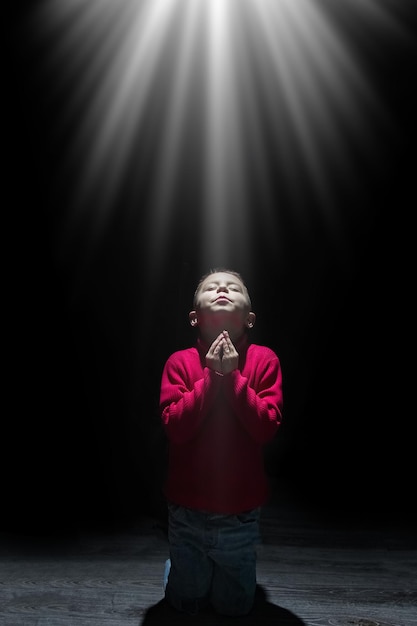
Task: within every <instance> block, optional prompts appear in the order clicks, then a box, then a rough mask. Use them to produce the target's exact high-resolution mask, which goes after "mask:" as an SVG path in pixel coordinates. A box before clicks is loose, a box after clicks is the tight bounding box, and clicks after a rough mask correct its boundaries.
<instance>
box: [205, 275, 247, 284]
mask: <svg viewBox="0 0 417 626" xmlns="http://www.w3.org/2000/svg"><path fill="white" fill-rule="evenodd" d="M220 282H225V283H227V284H231V283H235V284H238V285H242V286H243V282H242V280H241V279H240V278H238V277H237V276H235V275H234V274H229V272H213V274H210V276H207V278H205V280H204V281H203V284H202V286H204V285H207V284H210V283H220Z"/></svg>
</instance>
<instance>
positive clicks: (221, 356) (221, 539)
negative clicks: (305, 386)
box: [160, 269, 283, 615]
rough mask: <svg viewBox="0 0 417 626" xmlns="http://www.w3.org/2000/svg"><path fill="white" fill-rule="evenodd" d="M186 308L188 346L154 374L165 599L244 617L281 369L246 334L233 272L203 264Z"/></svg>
mask: <svg viewBox="0 0 417 626" xmlns="http://www.w3.org/2000/svg"><path fill="white" fill-rule="evenodd" d="M193 306H194V310H193V311H191V312H190V314H189V320H190V323H191V326H193V327H196V328H198V329H199V336H198V338H197V341H196V345H195V346H194V347H192V348H187V349H184V350H179V351H177V352H174V354H172V355H171V356H170V357H169V358H168V360H167V362H166V364H165V367H164V369H163V373H162V381H161V395H160V409H161V416H162V423H163V427H164V430H165V432H166V434H167V438H168V445H169V456H168V473H167V480H166V484H165V495H166V498H167V502H168V540H169V547H170V558H169V559H168V560H167V562H166V568H165V598H166V600H167V601H168V602H169V603H170V604H171V605H172V606H173V607H175V608H176V609H178V610H180V611H185V612H187V613H191V614H197V613H198V612H199V610H200V609H203V608H205V607H208V606H210V605H211V607H212V608H213V609H214V610H215V611H217V612H218V613H221V614H223V615H246V614H247V613H249V611H250V610H251V608H252V605H253V602H254V596H255V590H256V544H257V543H258V542H259V518H260V506H261V505H262V504H263V503H264V502H265V501H266V499H267V497H268V482H267V477H266V473H265V470H264V459H263V444H265V443H266V442H268V441H270V440H271V439H272V438H273V437H274V435H275V433H276V432H277V429H278V427H279V425H280V423H281V418H282V402H283V398H282V378H281V367H280V362H279V359H278V357H277V355H276V354H275V353H274V352H273V351H272V350H271V349H270V348H267V347H265V346H260V345H255V344H251V343H250V342H249V340H248V337H247V332H248V329H250V328H252V327H253V325H254V323H255V313H253V312H252V311H251V301H250V297H249V293H248V290H247V288H246V286H245V283H244V281H243V279H242V277H241V276H240V274H238V273H237V272H235V271H232V270H228V269H214V270H211V271H210V272H209V273H208V274H206V275H205V276H203V277H202V278H201V279H200V281H199V283H198V286H197V289H196V291H195V294H194V304H193Z"/></svg>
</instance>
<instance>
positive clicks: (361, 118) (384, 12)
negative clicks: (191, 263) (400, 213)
mask: <svg viewBox="0 0 417 626" xmlns="http://www.w3.org/2000/svg"><path fill="white" fill-rule="evenodd" d="M393 6H394V5H393ZM338 14H339V17H340V20H339V21H338V20H337V19H335V17H336V18H337V16H338ZM343 20H347V21H349V23H351V24H352V23H356V31H358V32H359V31H362V30H363V32H366V29H369V32H375V30H384V31H386V32H387V33H388V34H389V35H390V36H391V35H392V36H393V37H404V36H405V34H404V33H403V31H402V30H401V28H400V26H399V23H398V22H397V21H396V19H395V9H394V8H392V7H391V8H390V7H389V2H381V1H378V0H349V2H347V1H345V2H343V1H342V2H339V3H338V8H337V9H335V8H334V7H333V15H332V16H330V13H328V11H327V10H326V3H325V2H320V1H314V0H204V1H203V0H117V1H115V0H66V2H58V1H57V0H45V1H43V2H41V1H39V7H38V9H37V13H36V23H35V29H36V33H37V34H38V35H40V36H41V37H42V38H44V39H46V40H47V41H48V42H49V44H50V47H51V51H52V52H51V54H50V55H49V57H48V60H47V61H45V67H44V69H45V72H46V74H45V75H46V76H47V77H49V79H51V82H53V83H54V84H57V85H58V86H60V87H61V88H63V89H65V90H66V94H67V107H66V110H65V111H63V114H62V118H63V119H64V120H65V119H68V120H69V121H72V124H73V128H75V134H74V137H73V142H72V144H71V145H70V146H69V150H68V167H69V168H70V169H71V170H72V171H74V170H75V171H77V181H78V184H77V186H76V191H75V193H74V197H73V199H72V204H73V207H74V209H73V211H72V216H71V218H72V221H73V224H77V222H78V220H80V219H81V218H82V216H83V215H84V214H85V213H89V212H92V218H93V223H94V231H95V236H96V237H97V236H98V235H99V234H100V233H103V232H104V231H105V229H106V226H107V224H108V221H109V219H110V218H111V215H112V212H113V211H116V210H120V203H119V202H118V198H119V196H120V193H121V191H123V193H125V194H126V193H127V194H128V195H129V197H134V198H135V197H136V196H135V194H137V198H136V204H135V203H134V202H133V204H134V205H135V206H136V208H137V211H142V212H143V222H142V224H143V226H144V228H146V230H147V241H148V246H149V257H150V258H149V264H150V266H151V269H152V270H153V272H155V271H156V270H161V269H162V268H163V266H164V263H165V262H166V261H167V259H166V258H165V257H164V254H162V253H161V250H163V249H164V248H165V245H166V244H167V242H168V240H169V237H170V233H171V226H172V225H173V224H174V223H175V222H176V221H178V219H183V218H184V215H183V211H184V210H185V209H183V207H181V202H182V200H183V198H184V186H185V187H186V188H187V184H189V183H186V182H184V181H190V179H192V180H194V181H195V180H197V181H199V182H198V183H196V184H195V189H193V191H192V192H189V194H188V195H187V202H188V203H189V204H192V205H193V210H195V211H198V212H201V221H200V222H199V228H200V233H199V237H200V240H201V242H202V255H203V258H202V263H203V265H205V266H208V265H213V264H217V263H223V262H225V263H227V262H228V260H229V257H228V254H229V253H228V251H229V250H230V249H234V250H235V251H236V250H237V254H240V255H246V256H248V255H249V256H250V254H251V243H252V242H251V224H252V223H253V221H254V219H255V218H256V220H258V221H260V222H261V223H262V224H263V225H264V226H263V229H264V232H265V236H266V237H267V238H268V237H269V238H270V240H271V243H272V241H273V242H274V244H275V245H279V241H280V240H282V239H283V237H284V234H283V232H282V229H281V221H282V219H281V218H282V216H283V215H284V213H285V212H288V215H289V219H290V220H292V221H296V222H297V223H298V225H299V228H301V229H305V230H307V229H308V228H309V225H310V220H311V215H310V210H311V207H313V206H314V210H316V211H317V210H318V211H319V212H320V219H321V220H322V222H323V226H324V228H327V229H328V230H329V234H331V235H332V236H334V237H335V239H336V240H341V239H343V235H342V232H343V215H341V214H340V213H339V212H338V210H337V209H336V208H335V205H337V200H336V189H335V184H334V183H332V182H331V181H337V184H338V185H339V191H340V186H341V187H342V188H348V187H349V185H351V184H352V182H353V181H354V178H355V176H356V175H357V172H355V162H354V159H353V157H352V154H351V152H350V151H349V149H348V148H347V144H352V145H355V146H357V147H358V149H359V150H360V151H362V152H363V153H364V154H366V153H368V152H369V153H370V154H372V151H373V141H374V140H373V133H374V132H375V129H376V128H377V127H378V129H379V131H380V130H381V128H383V129H384V132H385V131H386V130H387V128H388V127H389V123H390V120H388V122H389V123H388V125H386V122H387V120H386V119H385V118H386V111H384V109H383V105H381V104H380V103H379V102H378V94H377V93H376V92H375V90H374V88H373V86H372V81H371V79H370V77H369V76H367V75H366V73H365V72H363V71H362V69H361V62H360V58H358V57H357V53H356V52H355V49H354V48H353V46H352V45H351V42H350V40H349V37H348V35H347V34H346V35H345V34H344V31H343V29H342V28H341V26H342V23H343ZM74 120H75V123H74ZM380 124H381V125H382V126H381V125H380ZM378 125H380V126H378ZM148 163H152V176H151V179H150V180H149V179H148V169H147V164H148ZM190 166H192V170H191V171H190V169H189V168H190ZM141 186H142V187H141ZM143 186H146V190H147V194H146V201H144V200H141V198H140V195H139V192H138V191H137V189H138V187H141V188H143ZM275 187H279V188H280V189H283V197H284V198H285V202H284V200H283V201H282V202H281V203H278V204H277V202H276V200H274V201H271V199H270V198H271V197H272V196H273V194H272V189H273V188H275ZM300 190H303V191H302V192H300ZM255 193H256V196H257V198H258V202H257V205H256V206H253V204H254V203H253V196H254V194H255ZM306 197H309V198H310V199H313V201H312V202H308V203H307V202H306V201H305V199H306ZM141 202H145V203H146V206H143V205H141ZM180 207H181V208H180ZM189 210H191V208H190V209H189ZM287 217H288V216H287ZM66 229H68V224H67V225H66ZM155 250H158V254H155V253H154V251H155Z"/></svg>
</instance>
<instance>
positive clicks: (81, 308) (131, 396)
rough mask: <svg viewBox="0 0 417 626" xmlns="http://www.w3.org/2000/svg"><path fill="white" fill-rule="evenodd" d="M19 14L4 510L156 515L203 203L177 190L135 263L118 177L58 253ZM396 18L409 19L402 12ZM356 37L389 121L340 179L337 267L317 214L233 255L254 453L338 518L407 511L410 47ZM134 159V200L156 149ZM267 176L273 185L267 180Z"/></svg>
mask: <svg viewBox="0 0 417 626" xmlns="http://www.w3.org/2000/svg"><path fill="white" fill-rule="evenodd" d="M23 16H24V12H22V14H20V15H16V16H15V18H16V19H15V20H14V21H12V22H10V23H11V24H12V26H11V28H10V31H9V33H8V34H9V37H10V39H9V42H10V45H9V47H8V56H7V68H6V69H7V81H6V82H5V84H4V85H5V86H4V92H3V93H4V97H3V100H4V102H5V106H6V109H5V114H4V117H3V122H4V134H3V136H4V137H5V142H4V144H3V146H4V149H3V168H2V172H3V216H4V221H3V241H4V247H3V249H4V251H5V255H4V261H3V290H2V293H3V298H4V299H3V310H4V311H5V313H6V316H5V319H6V321H5V322H4V325H3V332H4V338H5V342H4V344H5V346H6V349H5V351H4V362H3V367H4V374H3V376H2V379H3V386H4V395H3V398H4V399H3V411H2V415H3V416H2V424H3V435H2V437H1V441H2V444H1V445H2V449H3V453H2V464H3V465H4V467H3V481H2V482H3V490H2V492H3V495H2V503H3V504H2V508H3V512H2V525H3V526H4V527H5V528H7V529H14V530H17V531H19V532H51V531H52V530H59V529H62V528H68V527H69V528H74V527H78V526H83V525H86V524H87V525H90V524H92V525H93V526H95V527H97V526H99V525H101V524H104V525H106V524H117V523H120V522H125V521H126V520H127V521H130V520H134V519H135V518H136V516H137V515H139V514H142V513H146V514H151V515H156V516H158V515H161V516H163V515H164V506H163V498H162V495H161V484H162V480H163V473H164V468H165V458H166V457H165V455H166V448H165V441H164V438H163V435H162V432H161V428H160V424H159V420H158V410H157V405H158V394H159V380H160V375H161V371H162V367H163V363H164V361H165V359H166V358H167V356H168V355H169V353H170V352H172V351H173V350H174V349H177V348H181V347H183V346H186V345H188V344H189V342H190V341H192V340H193V334H192V332H191V330H190V329H189V327H188V322H187V312H188V310H189V308H191V296H192V292H193V289H194V286H195V282H196V280H197V278H198V277H199V275H200V273H202V272H203V271H205V270H206V269H207V268H205V267H203V266H201V265H200V260H199V254H198V248H199V242H198V240H197V239H196V238H195V237H194V236H193V233H195V232H196V230H197V229H196V227H197V226H198V220H199V217H198V215H197V216H194V217H192V218H191V223H190V220H189V219H187V217H186V216H187V207H189V206H191V204H192V202H193V191H192V185H191V183H190V182H188V185H186V184H184V189H183V191H182V195H181V194H180V195H179V197H178V199H177V201H176V202H177V204H178V208H177V215H178V217H177V219H176V226H175V227H174V228H172V233H171V239H170V246H171V248H170V249H169V250H165V251H164V254H165V255H166V258H167V259H168V262H167V263H165V266H166V270H165V272H164V275H163V278H162V279H160V278H159V279H158V282H157V283H156V284H153V282H152V280H149V277H147V278H146V277H144V276H143V268H144V267H146V263H145V259H144V258H142V255H143V250H144V249H145V246H144V243H145V241H146V238H147V233H146V230H145V229H143V228H142V229H141V218H140V215H138V216H137V217H136V222H135V221H134V219H133V220H132V218H131V214H130V217H129V219H127V217H126V211H128V208H129V206H128V205H129V202H128V200H127V199H126V198H124V197H123V196H122V195H121V196H120V199H119V204H120V211H115V212H114V214H113V217H112V223H111V226H110V227H109V229H108V231H107V233H106V235H105V236H104V237H103V239H102V240H101V242H100V244H99V245H98V247H97V249H96V250H95V253H94V255H93V256H92V258H91V260H90V261H89V262H85V256H84V255H85V254H86V251H87V250H88V242H87V239H88V236H87V233H88V232H89V228H91V225H89V223H88V220H86V222H85V224H84V226H83V225H81V226H80V227H79V230H78V232H77V234H76V237H75V242H76V243H75V246H74V250H73V253H72V255H70V257H69V258H68V255H67V257H66V262H65V263H64V262H62V260H58V259H60V258H61V257H60V255H59V250H57V247H59V237H58V235H57V233H58V232H60V230H61V229H62V224H63V222H64V219H65V216H66V215H67V214H68V211H69V206H68V202H67V192H68V189H69V187H70V186H71V184H76V181H73V180H72V179H71V176H68V175H67V176H66V177H62V161H63V155H64V154H65V151H66V143H65V134H63V133H62V132H60V134H59V138H60V139H59V141H57V129H58V126H59V120H60V117H59V115H60V110H61V109H64V108H65V98H64V97H63V99H62V102H59V100H57V99H56V98H55V100H54V101H51V99H50V97H49V94H48V91H47V90H46V91H45V89H43V90H41V89H40V88H39V85H40V83H39V81H38V79H37V78H36V76H37V70H38V69H39V67H40V65H41V64H42V61H43V60H44V56H43V55H45V54H46V52H45V51H44V50H42V49H39V48H37V54H34V52H33V48H32V47H31V46H30V45H29V42H28V41H27V39H25V35H23V34H22V31H21V30H19V28H20V27H21V24H22V20H23ZM403 18H404V20H405V22H406V23H407V25H408V26H409V27H410V28H411V29H412V22H411V19H412V17H411V14H408V15H405V12H404V16H403ZM357 46H358V47H361V46H362V47H363V59H364V62H366V63H367V64H368V71H369V72H371V73H372V78H373V81H374V82H375V84H376V85H377V86H378V89H379V95H380V98H381V99H382V101H383V102H384V107H385V108H386V110H387V111H389V115H390V116H391V117H392V119H394V120H395V125H396V132H395V134H394V135H393V136H391V138H390V140H389V141H387V142H386V143H385V144H383V145H381V144H380V147H379V149H378V158H376V159H375V164H374V165H373V166H372V165H369V163H368V164H367V166H366V167H364V169H363V172H362V175H361V177H360V178H359V179H358V181H357V183H356V187H355V190H354V194H352V195H351V196H349V195H347V196H345V195H344V194H343V193H342V191H341V192H340V195H339V198H338V202H339V203H340V206H341V207H342V208H343V204H344V203H345V204H346V207H347V205H348V203H350V202H352V198H353V197H354V198H355V202H358V199H359V201H360V203H361V206H360V207H359V209H358V207H356V211H355V215H356V216H357V217H355V219H352V221H351V222H350V223H348V224H347V228H348V229H349V230H350V232H349V233H348V239H349V241H350V242H351V248H352V250H353V254H352V258H351V260H350V261H349V270H348V271H342V270H341V268H340V263H339V262H338V258H339V257H338V255H337V250H335V249H334V248H333V247H332V245H331V244H330V243H329V242H328V240H327V239H326V237H325V236H324V235H323V233H322V231H321V228H320V224H319V223H317V224H314V223H313V224H312V227H311V229H310V230H309V232H308V233H307V234H306V233H303V234H300V233H299V232H298V230H297V228H296V224H291V223H288V224H287V225H286V240H285V249H284V250H283V249H282V248H279V247H278V246H277V249H276V250H274V249H273V248H270V247H265V245H264V239H263V237H264V232H263V229H262V225H260V224H257V223H254V225H253V237H254V241H255V243H254V247H255V251H256V255H255V258H253V257H252V260H251V265H250V267H249V266H248V267H246V265H245V262H244V260H242V259H240V258H236V259H234V258H233V257H232V258H231V261H232V262H234V261H236V265H238V267H236V269H238V270H240V271H242V273H243V275H244V276H246V278H247V280H248V285H249V289H250V292H251V295H252V300H253V303H254V310H255V311H256V313H257V315H258V324H257V326H256V327H255V329H254V334H253V339H254V340H256V341H259V342H262V343H267V344H268V345H270V346H271V347H272V348H274V349H275V350H276V351H277V353H278V354H279V356H280V359H281V362H282V367H283V373H284V393H285V419H284V423H283V426H282V428H281V431H280V433H279V436H278V437H277V439H276V441H274V442H273V443H272V444H271V445H270V446H268V447H267V449H266V451H265V455H266V464H267V469H268V473H269V475H270V477H271V484H272V486H273V497H274V498H276V499H277V500H279V498H280V497H282V498H286V499H288V498H289V499H291V500H292V501H293V503H294V504H295V505H300V506H301V507H304V506H308V507H309V508H313V509H314V510H316V511H317V512H320V514H321V513H323V514H325V515H331V516H334V515H336V516H337V517H340V518H341V519H352V520H358V519H360V520H362V521H363V520H367V521H369V522H370V523H385V522H387V523H400V524H413V523H414V522H415V513H414V505H413V486H414V483H415V451H414V440H415V415H416V411H415V400H414V397H415V375H414V371H415V367H414V361H415V351H414V324H415V314H414V299H415V270H414V249H415V241H414V232H415V228H414V217H415V210H416V206H417V205H416V191H415V188H416V181H415V178H416V173H417V172H416V157H415V141H416V138H417V133H416V121H415V118H416V110H417V108H416V104H417V103H416V95H415V88H414V84H415V82H416V67H417V66H416V63H415V61H416V56H415V48H414V47H413V46H410V45H408V44H405V43H400V42H397V45H393V44H392V43H391V44H389V43H387V42H384V41H380V42H375V46H371V45H369V42H364V41H361V40H360V39H359V38H358V41H357ZM384 46H385V47H384ZM60 107H61V108H60ZM72 123H73V124H74V125H76V124H77V121H76V120H74V121H73V122H72ZM60 131H62V129H60ZM72 131H73V128H72V127H69V128H68V130H67V131H66V132H67V139H68V142H69V141H70V139H71V133H72ZM265 135H267V133H265ZM271 159H273V146H271ZM271 167H272V166H271ZM143 168H144V170H146V171H144V174H143V178H142V179H141V183H140V184H141V185H142V188H141V189H140V190H139V192H138V194H139V198H140V201H139V205H140V206H141V207H142V210H143V211H146V210H148V209H147V207H148V204H147V203H148V195H147V194H148V189H147V185H146V180H148V179H149V178H152V160H151V159H150V161H149V163H148V164H145V163H144V164H143ZM273 193H274V194H275V195H276V200H277V202H278V199H279V202H282V201H285V198H284V200H283V197H282V196H281V195H280V194H281V193H282V191H281V190H280V189H279V188H278V185H277V187H276V188H273ZM253 194H254V200H256V189H254V191H253ZM306 194H307V192H306ZM272 202H273V201H272ZM136 204H138V203H136ZM126 207H128V208H126ZM358 216H359V217H358ZM361 216H363V217H361ZM132 223H133V226H132ZM127 224H129V228H128V227H127ZM57 242H58V243H57ZM81 259H82V260H83V261H81ZM149 285H151V288H149ZM145 286H146V289H145Z"/></svg>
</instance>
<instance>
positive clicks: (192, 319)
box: [188, 311, 198, 326]
mask: <svg viewBox="0 0 417 626" xmlns="http://www.w3.org/2000/svg"><path fill="white" fill-rule="evenodd" d="M188 319H189V320H190V324H191V326H197V324H198V319H197V312H196V311H190V312H189V314H188Z"/></svg>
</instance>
